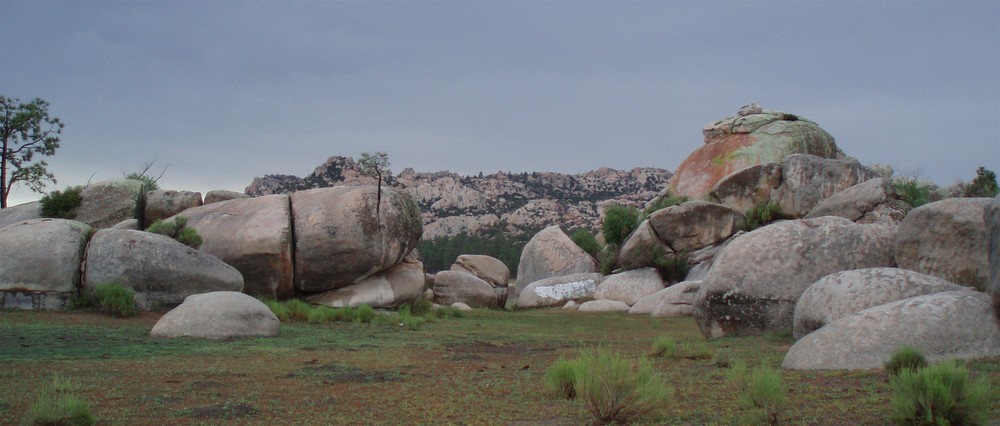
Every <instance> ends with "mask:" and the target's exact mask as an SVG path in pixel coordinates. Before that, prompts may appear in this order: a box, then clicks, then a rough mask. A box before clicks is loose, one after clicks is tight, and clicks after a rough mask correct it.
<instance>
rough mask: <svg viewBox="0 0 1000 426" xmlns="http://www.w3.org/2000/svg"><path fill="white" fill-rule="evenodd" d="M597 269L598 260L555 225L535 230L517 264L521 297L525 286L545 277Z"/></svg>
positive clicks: (518, 290) (517, 294) (518, 287)
mask: <svg viewBox="0 0 1000 426" xmlns="http://www.w3.org/2000/svg"><path fill="white" fill-rule="evenodd" d="M596 271H597V261H596V260H594V258H593V257H591V256H590V255H589V254H587V252H585V251H583V249H581V248H580V247H579V246H577V245H576V243H574V242H573V240H571V239H570V238H569V237H568V236H566V233H564V232H563V231H562V229H560V228H559V226H558V225H553V226H550V227H548V228H545V229H543V230H542V231H541V232H539V233H537V234H535V236H534V237H532V238H531V240H530V241H528V244H526V245H525V246H524V249H523V250H522V251H521V261H520V263H519V264H518V267H517V289H516V292H515V294H514V296H515V297H519V296H520V295H521V292H522V291H523V289H524V288H525V287H527V286H528V285H530V284H531V283H533V282H535V281H538V280H542V279H545V278H550V277H556V276H560V275H570V274H577V273H588V272H596Z"/></svg>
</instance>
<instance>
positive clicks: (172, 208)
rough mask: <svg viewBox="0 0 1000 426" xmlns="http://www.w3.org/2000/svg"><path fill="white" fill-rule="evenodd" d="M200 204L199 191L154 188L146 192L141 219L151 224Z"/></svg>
mask: <svg viewBox="0 0 1000 426" xmlns="http://www.w3.org/2000/svg"><path fill="white" fill-rule="evenodd" d="M200 205H201V193H200V192H192V191H174V190H165V189H156V190H152V191H147V192H146V202H145V208H144V210H143V211H144V214H143V220H144V222H145V223H146V224H152V223H153V222H156V221H157V220H158V219H166V218H168V217H171V216H173V215H175V214H177V213H180V212H182V211H184V210H187V209H189V208H192V207H198V206H200Z"/></svg>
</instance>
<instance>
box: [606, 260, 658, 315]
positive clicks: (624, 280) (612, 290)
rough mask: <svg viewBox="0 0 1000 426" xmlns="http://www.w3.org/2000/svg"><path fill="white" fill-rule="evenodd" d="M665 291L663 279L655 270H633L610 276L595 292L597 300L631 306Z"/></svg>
mask: <svg viewBox="0 0 1000 426" xmlns="http://www.w3.org/2000/svg"><path fill="white" fill-rule="evenodd" d="M662 289H663V279H662V278H660V273H659V272H657V271H656V269H653V268H642V269H633V270H631V271H625V272H621V273H618V274H614V275H608V276H607V277H605V278H604V281H603V282H601V284H600V285H598V286H597V291H596V292H594V299H596V300H617V301H619V302H625V303H626V304H628V305H629V306H631V305H633V304H635V302H636V301H637V300H639V299H642V298H643V297H645V296H648V295H650V294H653V293H656V292H657V291H659V290H662Z"/></svg>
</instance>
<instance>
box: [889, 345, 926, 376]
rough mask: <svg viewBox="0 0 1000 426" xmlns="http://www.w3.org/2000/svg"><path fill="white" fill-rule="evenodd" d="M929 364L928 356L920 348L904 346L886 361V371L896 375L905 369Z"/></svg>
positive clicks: (914, 368) (913, 368)
mask: <svg viewBox="0 0 1000 426" xmlns="http://www.w3.org/2000/svg"><path fill="white" fill-rule="evenodd" d="M926 366H927V358H925V357H924V354H923V353H922V352H920V350H919V349H917V348H914V347H912V346H903V347H901V348H899V349H896V351H895V352H893V353H892V357H890V358H889V360H888V361H886V363H885V371H887V372H888V373H889V374H890V375H893V376H896V375H898V374H899V373H900V372H901V371H903V370H917V369H921V368H924V367H926Z"/></svg>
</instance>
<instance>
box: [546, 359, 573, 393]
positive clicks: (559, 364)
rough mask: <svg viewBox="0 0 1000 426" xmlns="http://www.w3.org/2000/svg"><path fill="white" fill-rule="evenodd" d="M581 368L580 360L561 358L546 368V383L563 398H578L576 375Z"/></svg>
mask: <svg viewBox="0 0 1000 426" xmlns="http://www.w3.org/2000/svg"><path fill="white" fill-rule="evenodd" d="M579 369H580V361H579V360H577V359H565V358H559V359H558V360H557V361H556V362H555V364H552V366H550V367H549V368H548V370H545V384H546V385H547V386H548V387H549V389H550V390H552V391H553V392H555V393H556V394H557V395H559V396H560V397H562V398H566V399H573V398H576V377H577V375H578V374H579V373H578V370H579Z"/></svg>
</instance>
